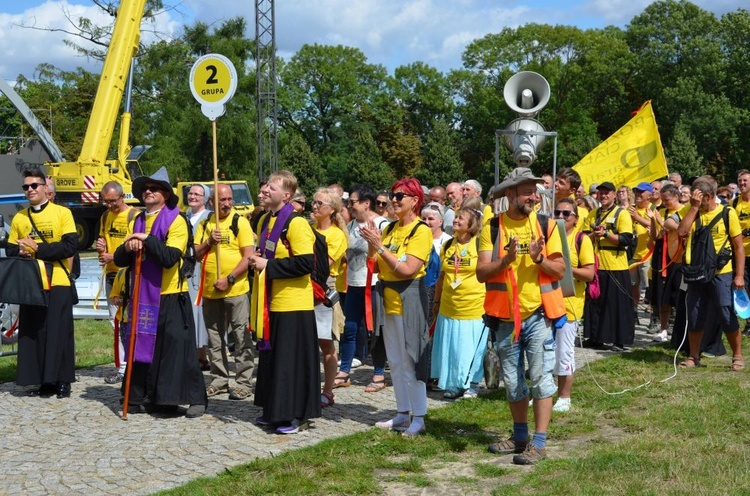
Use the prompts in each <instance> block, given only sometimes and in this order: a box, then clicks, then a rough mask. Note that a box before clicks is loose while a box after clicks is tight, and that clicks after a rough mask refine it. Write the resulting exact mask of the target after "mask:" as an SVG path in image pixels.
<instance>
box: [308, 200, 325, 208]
mask: <svg viewBox="0 0 750 496" xmlns="http://www.w3.org/2000/svg"><path fill="white" fill-rule="evenodd" d="M311 205H312V206H313V207H322V206H323V205H328V204H327V203H323V202H322V201H320V200H315V201H314V202H312V203H311Z"/></svg>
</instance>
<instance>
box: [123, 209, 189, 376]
mask: <svg viewBox="0 0 750 496" xmlns="http://www.w3.org/2000/svg"><path fill="white" fill-rule="evenodd" d="M179 214H180V211H179V210H178V209H177V208H176V207H171V208H170V207H168V206H166V205H165V206H164V207H163V208H162V209H161V210H160V211H159V213H158V214H156V219H154V223H153V225H152V226H151V232H150V233H149V234H150V235H151V236H154V237H155V238H157V239H158V240H159V241H162V242H164V240H165V239H166V237H167V231H169V227H170V226H171V225H172V222H174V220H175V219H176V218H177V216H178V215H179ZM133 232H137V233H145V232H146V216H145V215H139V216H138V217H136V219H135V225H134V226H133ZM163 271H164V267H162V266H161V265H159V264H158V263H157V262H156V260H154V259H153V257H146V256H144V257H143V259H142V261H141V282H140V293H139V298H138V315H135V316H134V317H132V318H131V319H130V321H131V325H135V336H136V341H135V361H136V362H142V363H151V362H152V361H153V358H154V347H155V345H156V332H157V326H158V322H159V303H160V300H161V277H162V273H163ZM131 272H132V274H133V276H132V277H133V278H135V270H132V271H131ZM130 287H131V288H134V287H135V281H134V280H133V281H131V283H130ZM130 305H131V308H130V311H129V313H128V314H129V315H133V312H132V310H133V308H132V305H133V303H132V302H131V303H130Z"/></svg>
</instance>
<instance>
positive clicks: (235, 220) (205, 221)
mask: <svg viewBox="0 0 750 496" xmlns="http://www.w3.org/2000/svg"><path fill="white" fill-rule="evenodd" d="M213 216H214V213H213V212H209V213H208V215H207V216H206V218H205V219H203V235H204V236H205V234H206V226H207V225H208V221H210V220H211V217H213ZM239 222H240V214H238V213H237V212H235V213H234V215H233V216H232V225H231V226H229V229H230V230H231V231H232V234H234V237H235V238H236V237H237V235H238V234H239V233H240V227H239ZM201 241H202V240H201Z"/></svg>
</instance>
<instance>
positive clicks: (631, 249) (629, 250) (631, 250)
mask: <svg viewBox="0 0 750 496" xmlns="http://www.w3.org/2000/svg"><path fill="white" fill-rule="evenodd" d="M623 210H625V209H624V208H622V207H615V218H614V220H613V221H612V232H613V233H615V234H618V235H619V234H620V231H618V230H617V219H618V218H619V217H620V213H621V212H622V211H623ZM601 214H602V207H599V210H598V212H597V214H596V223H597V225H599V224H601V218H600V217H599V216H600V215H601ZM636 246H638V237H637V236H636V235H635V233H633V235H632V236H631V237H630V242H629V243H628V244H627V245H625V247H624V249H625V253H626V254H627V257H628V260H633V256H634V255H635V248H636ZM599 249H600V250H613V251H617V253H618V254H619V253H620V252H621V251H622V250H623V247H622V245H619V246H617V247H609V246H605V247H601V246H600V247H599Z"/></svg>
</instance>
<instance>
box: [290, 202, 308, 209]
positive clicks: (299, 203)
mask: <svg viewBox="0 0 750 496" xmlns="http://www.w3.org/2000/svg"><path fill="white" fill-rule="evenodd" d="M292 202H294V203H296V204H297V205H299V206H300V207H302V208H305V205H306V203H305V202H303V201H302V200H292Z"/></svg>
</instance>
